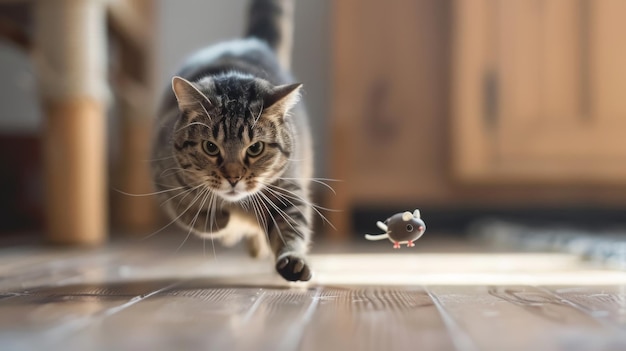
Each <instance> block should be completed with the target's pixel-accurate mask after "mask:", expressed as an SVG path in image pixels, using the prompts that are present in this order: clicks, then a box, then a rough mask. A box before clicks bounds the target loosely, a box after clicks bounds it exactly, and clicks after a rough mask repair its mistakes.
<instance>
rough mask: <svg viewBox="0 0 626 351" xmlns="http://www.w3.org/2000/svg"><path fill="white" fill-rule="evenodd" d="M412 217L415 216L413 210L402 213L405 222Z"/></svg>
mask: <svg viewBox="0 0 626 351" xmlns="http://www.w3.org/2000/svg"><path fill="white" fill-rule="evenodd" d="M412 218H413V214H412V213H411V212H409V211H407V212H404V213H403V214H402V220H403V221H405V222H408V221H410V220H411V219H412Z"/></svg>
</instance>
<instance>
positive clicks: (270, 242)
mask: <svg viewBox="0 0 626 351" xmlns="http://www.w3.org/2000/svg"><path fill="white" fill-rule="evenodd" d="M291 1H292V0H253V1H252V3H251V6H250V10H249V16H248V27H247V32H246V35H245V36H244V38H243V39H238V40H234V41H229V42H224V43H219V44H216V45H214V46H211V47H208V48H205V49H202V50H200V51H199V52H197V53H195V54H192V55H191V56H190V57H189V58H188V59H187V61H186V62H185V63H184V64H183V67H182V68H181V69H180V70H179V71H178V73H177V74H176V76H174V77H173V79H172V88H171V90H170V89H168V91H167V92H166V94H165V96H164V97H163V101H162V105H161V107H160V111H159V115H158V119H157V125H156V137H155V140H154V143H153V151H152V154H153V159H154V162H153V167H152V174H153V181H154V184H155V186H156V188H157V190H158V193H160V195H159V196H161V200H162V202H163V206H164V207H165V209H166V212H167V214H168V215H169V216H170V217H171V219H172V220H173V221H175V222H176V223H177V224H179V225H180V226H182V227H183V228H185V229H186V230H187V231H188V233H192V232H193V233H195V234H197V235H198V236H200V237H203V238H211V239H216V240H220V241H221V242H222V244H224V245H227V246H229V245H234V244H235V243H237V242H239V241H240V240H241V239H245V240H246V241H247V245H248V248H249V252H250V254H251V255H252V256H253V257H263V256H267V255H270V254H273V256H274V258H275V267H276V270H277V272H278V273H279V274H280V275H281V276H282V277H283V278H285V279H286V280H288V281H298V280H301V281H306V280H309V279H310V278H311V270H310V268H309V265H308V263H307V259H306V254H307V251H308V248H309V243H310V237H311V221H312V218H311V216H312V210H313V207H312V206H313V205H312V204H311V200H310V195H309V185H310V180H311V177H312V172H313V164H312V160H313V154H312V146H311V136H310V134H309V132H310V131H309V127H308V123H307V116H306V113H305V111H304V109H303V108H302V106H301V104H298V100H299V98H300V90H301V86H302V85H301V84H298V83H294V80H293V78H292V76H291V75H290V74H289V73H288V65H289V53H290V47H291V37H292V33H291V28H292V23H291V22H292V18H293V4H292V2H291Z"/></svg>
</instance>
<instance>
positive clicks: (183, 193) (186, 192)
mask: <svg viewBox="0 0 626 351" xmlns="http://www.w3.org/2000/svg"><path fill="white" fill-rule="evenodd" d="M203 185H204V184H203V183H199V184H197V185H195V186H194V187H192V188H189V189H187V190H185V191H181V192H180V193H178V194H176V195H174V196H172V197H170V198H168V199H167V200H164V201H163V202H161V204H160V205H159V206H161V207H162V206H163V205H165V204H166V203H168V202H170V201H171V200H173V199H175V198H177V197H179V196H181V195H185V196H184V197H183V198H182V199H181V200H180V201H179V202H178V205H177V206H176V208H178V206H180V203H181V201H182V200H184V199H185V198H186V197H187V195H189V194H190V193H191V192H193V191H194V190H197V189H199V188H200V187H202V186H203Z"/></svg>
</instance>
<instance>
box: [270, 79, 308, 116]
mask: <svg viewBox="0 0 626 351" xmlns="http://www.w3.org/2000/svg"><path fill="white" fill-rule="evenodd" d="M301 88H302V84H301V83H295V84H285V85H279V86H276V87H274V88H273V89H272V90H271V91H270V93H269V94H268V95H267V96H266V97H265V99H264V101H263V105H264V109H265V111H266V112H267V113H270V114H276V115H280V116H284V115H285V114H286V113H287V112H289V110H291V108H292V107H294V106H295V105H296V104H297V103H298V101H299V100H300V89H301Z"/></svg>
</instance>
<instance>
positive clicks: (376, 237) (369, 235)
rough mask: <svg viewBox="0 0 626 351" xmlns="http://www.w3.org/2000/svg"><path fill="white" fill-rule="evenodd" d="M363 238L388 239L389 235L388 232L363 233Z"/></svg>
mask: <svg viewBox="0 0 626 351" xmlns="http://www.w3.org/2000/svg"><path fill="white" fill-rule="evenodd" d="M365 239H367V240H384V239H389V235H388V234H378V235H371V234H365Z"/></svg>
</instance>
